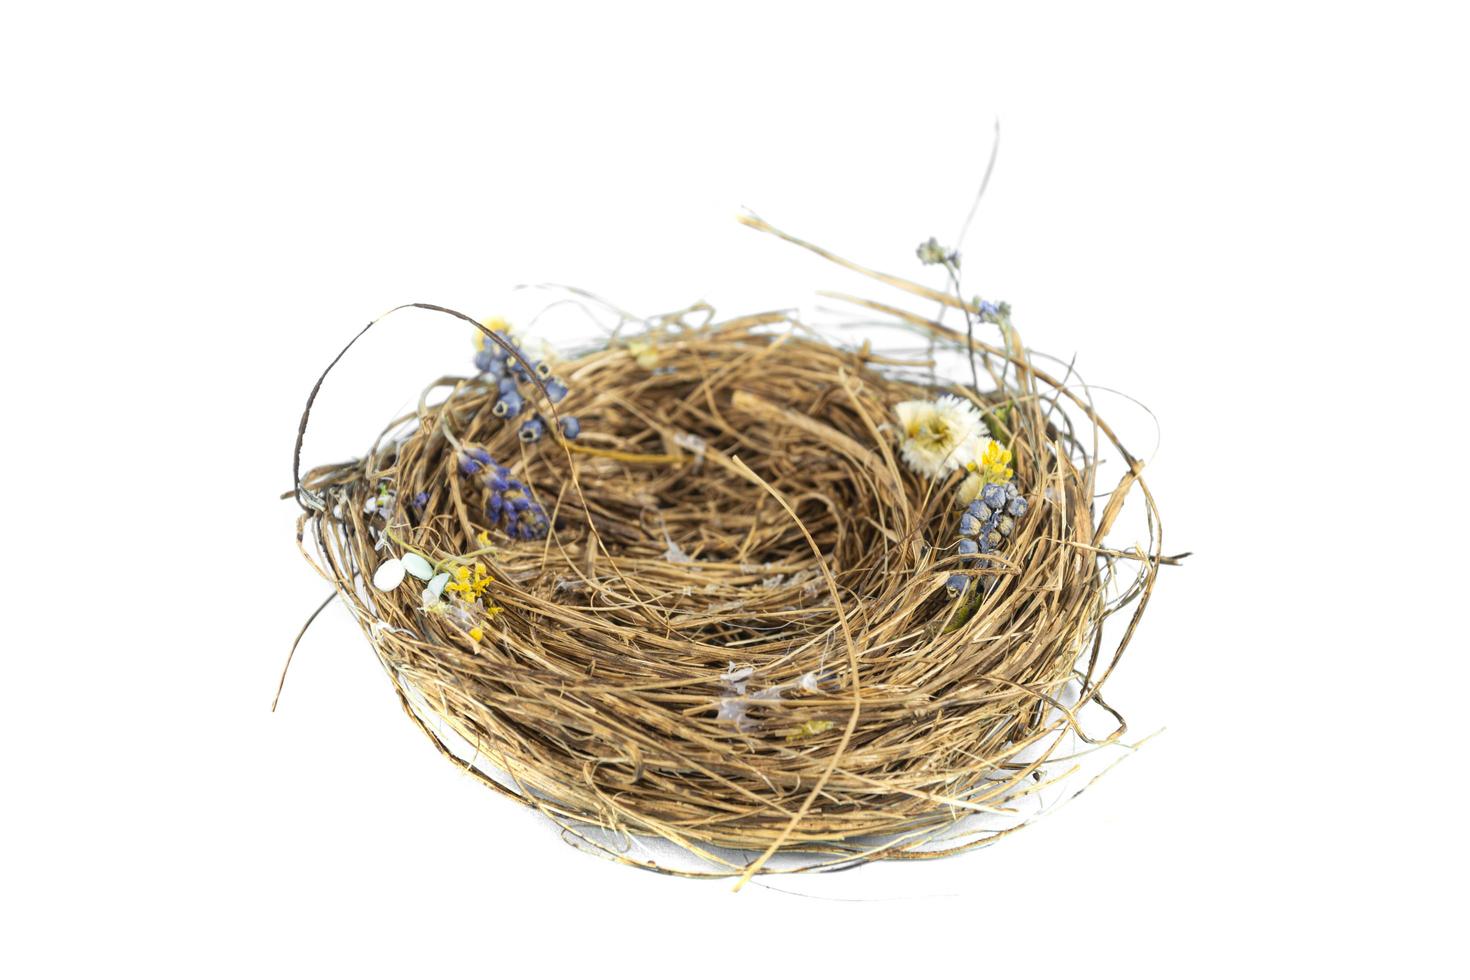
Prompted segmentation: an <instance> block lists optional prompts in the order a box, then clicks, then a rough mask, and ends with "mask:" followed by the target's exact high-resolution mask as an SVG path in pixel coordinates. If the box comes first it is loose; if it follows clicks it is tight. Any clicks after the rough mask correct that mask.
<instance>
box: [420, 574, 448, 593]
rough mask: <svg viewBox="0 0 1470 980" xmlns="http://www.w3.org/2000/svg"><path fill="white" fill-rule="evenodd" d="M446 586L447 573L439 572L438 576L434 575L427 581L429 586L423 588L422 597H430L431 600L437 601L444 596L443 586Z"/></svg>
mask: <svg viewBox="0 0 1470 980" xmlns="http://www.w3.org/2000/svg"><path fill="white" fill-rule="evenodd" d="M448 584H449V573H448V572H440V573H439V574H438V575H435V576H434V577H433V578H431V579H429V584H428V585H427V586H426V587H425V588H424V595H425V596H432V597H433V598H435V599H437V598H439V597H440V596H441V595H443V594H444V586H446V585H448Z"/></svg>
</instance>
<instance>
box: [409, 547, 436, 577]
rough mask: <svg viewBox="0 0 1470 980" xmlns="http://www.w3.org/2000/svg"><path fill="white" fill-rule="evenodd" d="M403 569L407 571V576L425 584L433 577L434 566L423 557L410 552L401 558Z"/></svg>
mask: <svg viewBox="0 0 1470 980" xmlns="http://www.w3.org/2000/svg"><path fill="white" fill-rule="evenodd" d="M403 567H404V568H405V569H407V570H408V574H410V575H412V576H413V577H414V578H416V579H419V580H420V581H424V582H427V581H428V580H429V579H431V578H433V577H434V566H433V565H430V564H429V562H428V560H427V559H425V558H424V556H423V555H416V554H414V553H413V552H412V551H410V552H409V553H408V554H406V555H404V556H403Z"/></svg>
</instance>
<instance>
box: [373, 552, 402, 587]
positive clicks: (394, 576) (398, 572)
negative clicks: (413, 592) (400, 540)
mask: <svg viewBox="0 0 1470 980" xmlns="http://www.w3.org/2000/svg"><path fill="white" fill-rule="evenodd" d="M405 574H406V569H404V567H403V562H401V561H399V560H398V559H397V558H389V559H388V560H387V561H385V562H383V564H381V565H379V566H378V570H377V571H376V572H374V573H373V587H374V588H376V589H378V590H379V591H382V592H391V591H393V590H394V589H396V588H398V586H400V585H402V584H403V576H404V575H405Z"/></svg>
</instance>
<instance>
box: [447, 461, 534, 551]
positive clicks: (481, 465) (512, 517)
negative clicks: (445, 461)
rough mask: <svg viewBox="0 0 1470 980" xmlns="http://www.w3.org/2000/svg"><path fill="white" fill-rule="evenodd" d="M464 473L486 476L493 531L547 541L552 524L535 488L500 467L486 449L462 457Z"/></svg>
mask: <svg viewBox="0 0 1470 980" xmlns="http://www.w3.org/2000/svg"><path fill="white" fill-rule="evenodd" d="M459 468H460V472H462V473H465V474H467V475H473V474H477V473H481V472H483V473H484V474H485V477H484V479H485V487H486V489H487V490H489V491H490V496H489V498H488V499H487V500H486V503H485V516H486V517H487V518H488V519H489V521H490V526H491V527H499V528H502V529H503V530H504V531H505V533H506V534H507V535H509V536H510V537H511V538H514V539H516V540H520V541H530V540H532V539H534V538H544V537H546V533H547V531H549V530H550V528H551V521H550V520H548V519H547V517H546V510H545V509H544V508H543V507H542V506H541V505H540V504H539V503H537V502H536V498H535V496H534V495H533V494H532V493H531V488H530V487H528V486H526V484H524V483H522V482H521V481H520V480H517V479H515V478H514V477H512V476H511V475H510V470H509V469H507V468H506V467H504V466H501V465H500V464H499V463H497V462H496V461H495V460H494V458H493V457H491V455H490V454H489V453H487V452H486V451H485V450H483V449H472V450H470V451H469V452H467V453H465V454H464V455H463V456H462V457H460V462H459Z"/></svg>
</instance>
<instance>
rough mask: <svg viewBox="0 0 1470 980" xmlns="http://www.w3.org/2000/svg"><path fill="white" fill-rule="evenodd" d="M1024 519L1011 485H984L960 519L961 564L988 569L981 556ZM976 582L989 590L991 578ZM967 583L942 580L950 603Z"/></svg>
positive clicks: (1022, 503)
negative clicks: (1017, 521) (962, 560)
mask: <svg viewBox="0 0 1470 980" xmlns="http://www.w3.org/2000/svg"><path fill="white" fill-rule="evenodd" d="M1025 515H1026V498H1025V497H1023V496H1021V491H1020V488H1019V487H1017V486H1016V484H1015V481H1012V482H1010V483H987V484H985V486H984V487H983V488H981V490H980V495H979V496H978V497H976V498H975V499H974V500H972V501H970V504H969V506H968V507H966V508H965V512H964V513H963V514H961V515H960V540H959V544H958V548H957V550H958V552H959V555H960V557H961V558H963V559H964V562H965V564H966V565H969V566H971V567H974V568H979V569H982V570H985V569H989V568H990V567H991V566H992V562H991V561H990V559H989V558H986V557H984V556H985V555H989V554H993V553H994V552H995V551H996V550H997V549H999V548H1000V546H1001V544H1002V543H1004V541H1005V539H1006V538H1009V537H1010V536H1011V535H1012V534H1013V533H1014V532H1015V530H1016V520H1017V519H1018V518H1021V517H1024V516H1025ZM980 581H981V586H982V587H983V588H986V589H989V588H990V587H991V586H993V585H994V584H995V576H993V575H982V576H981V579H980ZM969 583H970V576H968V575H965V574H963V573H961V572H956V573H955V574H954V575H951V576H950V577H949V578H948V579H946V580H945V583H944V587H945V589H946V591H947V592H948V593H949V596H950V598H951V599H957V598H959V597H960V596H961V595H963V594H964V593H965V590H966V589H968V588H969Z"/></svg>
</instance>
